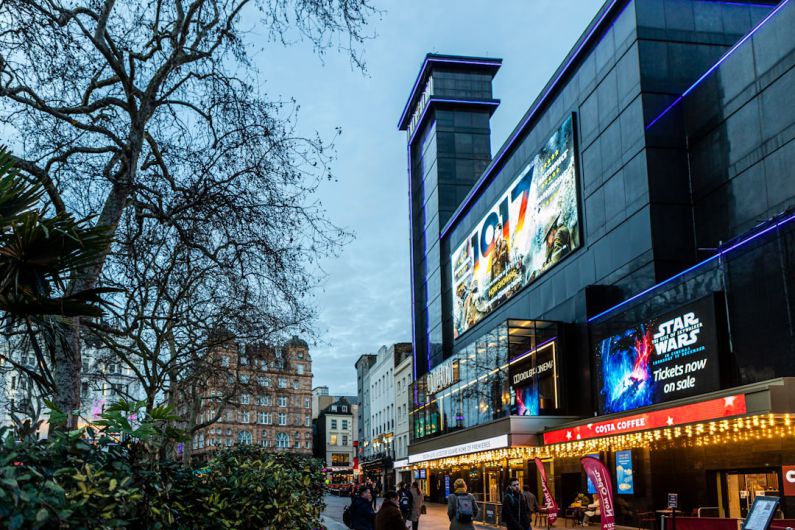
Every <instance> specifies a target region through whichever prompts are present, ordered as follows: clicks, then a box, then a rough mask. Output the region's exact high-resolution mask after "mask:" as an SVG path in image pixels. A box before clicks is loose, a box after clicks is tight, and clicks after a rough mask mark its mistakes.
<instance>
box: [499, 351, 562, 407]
mask: <svg viewBox="0 0 795 530" xmlns="http://www.w3.org/2000/svg"><path fill="white" fill-rule="evenodd" d="M555 362H556V361H555V342H554V341H553V342H550V343H549V344H546V345H544V346H542V347H541V348H539V349H538V350H537V351H534V352H533V353H532V354H530V355H528V356H527V357H525V358H523V359H521V360H518V361H514V362H511V364H510V371H509V375H510V378H511V379H510V380H511V397H512V410H511V414H513V415H515V416H538V415H539V414H541V413H543V412H549V411H552V410H555V409H556V408H557V407H558V389H557V384H558V382H557V366H556V364H555Z"/></svg>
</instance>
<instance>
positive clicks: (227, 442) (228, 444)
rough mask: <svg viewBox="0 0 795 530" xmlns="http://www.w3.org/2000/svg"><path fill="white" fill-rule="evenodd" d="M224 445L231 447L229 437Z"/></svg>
mask: <svg viewBox="0 0 795 530" xmlns="http://www.w3.org/2000/svg"><path fill="white" fill-rule="evenodd" d="M226 446H227V447H232V439H231V438H227V439H226Z"/></svg>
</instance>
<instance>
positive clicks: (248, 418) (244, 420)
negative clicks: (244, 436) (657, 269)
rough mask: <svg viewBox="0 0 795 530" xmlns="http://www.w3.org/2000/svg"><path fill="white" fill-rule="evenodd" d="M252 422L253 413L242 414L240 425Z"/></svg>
mask: <svg viewBox="0 0 795 530" xmlns="http://www.w3.org/2000/svg"><path fill="white" fill-rule="evenodd" d="M250 422H251V413H250V412H242V413H241V414H240V423H250Z"/></svg>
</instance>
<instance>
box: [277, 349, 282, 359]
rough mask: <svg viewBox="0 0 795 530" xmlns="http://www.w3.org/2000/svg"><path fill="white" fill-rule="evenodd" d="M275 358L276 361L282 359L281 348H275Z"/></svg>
mask: <svg viewBox="0 0 795 530" xmlns="http://www.w3.org/2000/svg"><path fill="white" fill-rule="evenodd" d="M276 358H277V359H281V358H282V349H281V348H276Z"/></svg>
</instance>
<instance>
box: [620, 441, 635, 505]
mask: <svg viewBox="0 0 795 530" xmlns="http://www.w3.org/2000/svg"><path fill="white" fill-rule="evenodd" d="M616 491H618V494H619V495H631V494H633V493H635V482H634V475H633V473H632V451H631V450H627V451H616Z"/></svg>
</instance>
